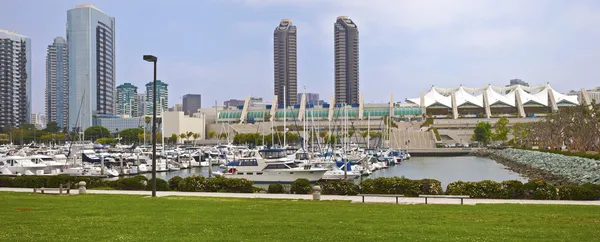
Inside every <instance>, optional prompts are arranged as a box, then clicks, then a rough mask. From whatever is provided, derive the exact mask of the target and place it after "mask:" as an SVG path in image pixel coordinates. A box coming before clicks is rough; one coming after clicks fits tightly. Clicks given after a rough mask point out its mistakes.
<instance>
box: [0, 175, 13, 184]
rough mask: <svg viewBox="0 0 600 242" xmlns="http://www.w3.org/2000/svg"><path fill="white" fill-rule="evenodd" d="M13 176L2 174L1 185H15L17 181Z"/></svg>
mask: <svg viewBox="0 0 600 242" xmlns="http://www.w3.org/2000/svg"><path fill="white" fill-rule="evenodd" d="M13 180H14V179H13V178H10V177H6V176H0V187H14V186H15V183H14V181H13Z"/></svg>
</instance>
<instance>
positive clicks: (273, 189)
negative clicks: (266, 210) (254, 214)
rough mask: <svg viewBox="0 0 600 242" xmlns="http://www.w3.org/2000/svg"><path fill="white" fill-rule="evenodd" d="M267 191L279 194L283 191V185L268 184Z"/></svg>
mask: <svg viewBox="0 0 600 242" xmlns="http://www.w3.org/2000/svg"><path fill="white" fill-rule="evenodd" d="M267 192H268V193H275V194H280V193H283V185H281V184H271V185H269V189H267Z"/></svg>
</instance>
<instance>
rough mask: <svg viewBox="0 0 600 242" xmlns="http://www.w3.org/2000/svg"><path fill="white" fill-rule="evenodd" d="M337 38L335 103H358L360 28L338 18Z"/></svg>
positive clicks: (335, 30)
mask: <svg viewBox="0 0 600 242" xmlns="http://www.w3.org/2000/svg"><path fill="white" fill-rule="evenodd" d="M333 26H334V34H335V36H334V38H335V40H334V41H335V44H334V47H335V103H336V104H341V103H345V104H355V103H358V101H359V100H358V94H359V88H360V85H359V63H358V62H359V53H358V52H359V48H358V27H357V26H356V23H354V21H352V20H351V19H350V18H348V17H346V16H340V17H338V18H337V20H336V21H335V23H334V24H333Z"/></svg>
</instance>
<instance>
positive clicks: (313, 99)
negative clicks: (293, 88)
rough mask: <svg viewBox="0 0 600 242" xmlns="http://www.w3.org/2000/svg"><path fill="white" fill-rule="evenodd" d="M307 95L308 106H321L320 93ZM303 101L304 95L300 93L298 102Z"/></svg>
mask: <svg viewBox="0 0 600 242" xmlns="http://www.w3.org/2000/svg"><path fill="white" fill-rule="evenodd" d="M305 94H306V104H308V105H318V104H319V94H318V93H305ZM300 99H302V93H298V101H300Z"/></svg>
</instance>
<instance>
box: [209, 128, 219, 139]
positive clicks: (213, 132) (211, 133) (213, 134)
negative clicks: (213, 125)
mask: <svg viewBox="0 0 600 242" xmlns="http://www.w3.org/2000/svg"><path fill="white" fill-rule="evenodd" d="M216 136H217V132H215V131H214V130H211V131H210V132H208V138H209V139H212V138H215V137H216Z"/></svg>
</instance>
